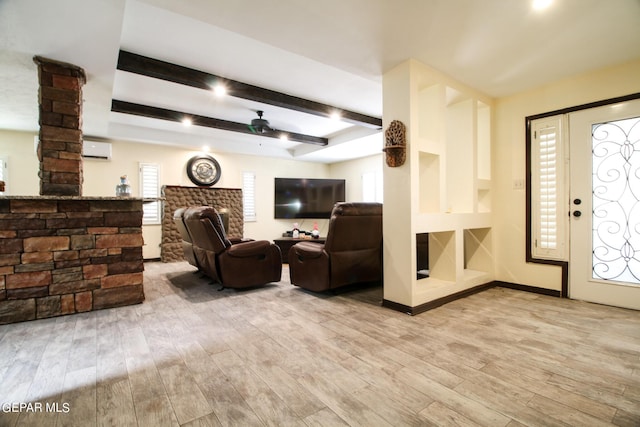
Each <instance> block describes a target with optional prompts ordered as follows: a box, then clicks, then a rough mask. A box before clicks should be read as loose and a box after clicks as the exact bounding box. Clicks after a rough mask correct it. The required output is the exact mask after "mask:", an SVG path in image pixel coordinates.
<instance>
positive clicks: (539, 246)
mask: <svg viewBox="0 0 640 427" xmlns="http://www.w3.org/2000/svg"><path fill="white" fill-rule="evenodd" d="M562 129H563V127H562V118H561V116H555V117H550V118H545V119H540V120H537V121H535V122H533V125H532V132H533V135H532V141H533V150H532V165H531V166H532V167H531V172H532V186H531V187H532V188H531V191H532V212H531V215H532V219H533V221H532V227H533V230H532V236H533V241H532V245H533V248H532V253H533V255H534V256H535V257H537V258H549V259H564V247H565V241H564V236H565V234H566V227H565V221H566V220H565V219H564V216H565V215H564V211H565V210H566V209H565V205H566V202H565V194H564V191H565V190H564V188H565V185H564V181H565V168H564V153H563V151H564V150H563V134H562Z"/></svg>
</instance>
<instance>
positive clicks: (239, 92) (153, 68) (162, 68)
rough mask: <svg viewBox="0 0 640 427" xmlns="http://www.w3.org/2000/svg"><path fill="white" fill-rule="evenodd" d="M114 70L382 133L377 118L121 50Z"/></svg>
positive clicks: (380, 123)
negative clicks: (219, 90)
mask: <svg viewBox="0 0 640 427" xmlns="http://www.w3.org/2000/svg"><path fill="white" fill-rule="evenodd" d="M118 70H121V71H128V72H130V73H135V74H140V75H144V76H148V77H153V78H156V79H161V80H166V81H170V82H173V83H178V84H182V85H186V86H191V87H195V88H198V89H204V90H212V89H213V88H214V87H215V86H216V85H217V84H223V85H224V86H225V87H226V89H227V94H228V95H229V96H235V97H237V98H243V99H249V100H251V101H255V102H260V103H263V104H269V105H275V106H277V107H282V108H287V109H289V110H294V111H300V112H303V113H307V114H313V115H316V116H321V117H327V118H330V117H331V116H332V115H333V114H335V113H338V114H340V120H342V121H345V122H347V123H351V124H354V125H358V126H364V127H368V128H372V129H382V119H381V118H379V117H373V116H367V115H365V114H360V113H356V112H354V111H349V110H344V109H342V108H338V107H333V106H331V105H327V104H322V103H320V102H315V101H310V100H308V99H303V98H299V97H297V96H292V95H287V94H285V93H281V92H276V91H273V90H269V89H264V88H261V87H258V86H253V85H250V84H247V83H242V82H239V81H236V80H231V79H227V78H224V77H221V76H216V75H215V74H210V73H206V72H204V71H199V70H194V69H192V68H187V67H183V66H181V65H176V64H172V63H169V62H165V61H160V60H158V59H153V58H149V57H146V56H142V55H138V54H135V53H131V52H127V51H124V50H120V52H119V55H118Z"/></svg>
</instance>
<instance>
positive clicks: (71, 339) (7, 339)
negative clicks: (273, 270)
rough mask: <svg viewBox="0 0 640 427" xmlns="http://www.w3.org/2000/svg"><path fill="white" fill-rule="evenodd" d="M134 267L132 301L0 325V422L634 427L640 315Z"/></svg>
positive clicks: (506, 294) (528, 298) (520, 298)
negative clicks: (338, 290) (399, 300)
mask: <svg viewBox="0 0 640 427" xmlns="http://www.w3.org/2000/svg"><path fill="white" fill-rule="evenodd" d="M145 268H146V271H145V292H146V297H147V299H146V301H145V302H144V304H141V305H137V306H131V307H122V308H117V309H109V310H102V311H97V312H92V313H85V314H78V315H72V316H66V317H59V318H55V319H47V320H39V321H32V322H25V323H20V324H14V325H5V326H0V402H3V403H4V404H3V406H2V411H1V412H0V426H67V425H77V426H83V427H84V426H94V425H95V426H118V427H121V426H136V425H138V426H153V427H157V426H177V425H183V426H220V425H222V426H264V425H271V426H285V425H292V426H345V425H353V426H404V425H413V426H448V425H458V426H491V427H495V426H509V427H516V426H567V425H568V426H606V425H618V426H638V425H640V313H639V312H634V311H629V310H623V309H617V308H611V307H606V306H599V305H595V304H588V303H584V302H579V301H570V300H563V299H558V298H553V297H546V296H541V295H536V294H530V293H525V292H520V291H514V290H508V289H502V288H494V289H490V290H488V291H485V292H482V293H479V294H476V295H473V296H470V297H468V298H464V299H461V300H458V301H455V302H452V303H450V304H448V305H445V306H443V307H440V308H437V309H435V310H432V311H429V312H426V313H423V314H420V315H418V316H413V317H410V316H407V315H405V314H402V313H398V312H395V311H392V310H389V309H385V308H381V307H380V306H379V304H380V300H381V298H382V292H381V289H380V288H376V287H374V288H369V289H364V290H358V291H351V292H346V293H342V294H338V295H328V294H319V295H318V294H312V293H308V292H305V291H302V290H300V289H299V288H296V287H293V286H291V285H290V284H289V283H288V280H287V278H288V270H287V269H286V266H285V269H284V271H283V279H284V280H283V281H282V282H281V283H279V284H278V285H270V286H266V287H263V288H259V289H253V290H248V291H234V290H224V291H221V292H218V290H217V289H218V286H211V285H209V284H208V283H207V280H205V279H203V278H201V277H200V276H199V275H197V274H194V273H193V271H194V270H193V268H192V267H190V266H189V265H188V264H186V263H174V264H162V263H147V264H146V266H145ZM21 402H22V403H31V404H32V406H34V405H37V404H41V405H42V412H40V411H37V408H36V407H33V408H32V409H34V411H29V410H28V408H25V409H23V410H22V411H20V412H12V411H7V409H11V408H10V407H8V406H7V404H8V403H14V404H19V403H21ZM47 404H48V405H49V408H47V406H46V405H47ZM54 404H57V405H58V406H57V409H58V412H52V411H51V409H55V407H54V406H52V405H54ZM47 409H49V411H47Z"/></svg>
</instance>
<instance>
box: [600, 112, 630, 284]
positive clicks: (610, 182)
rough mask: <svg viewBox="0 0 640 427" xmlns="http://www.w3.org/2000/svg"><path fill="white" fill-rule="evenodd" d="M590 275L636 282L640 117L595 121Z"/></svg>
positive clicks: (603, 278)
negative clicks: (591, 263) (591, 271)
mask: <svg viewBox="0 0 640 427" xmlns="http://www.w3.org/2000/svg"><path fill="white" fill-rule="evenodd" d="M592 144H593V145H592V147H593V148H592V150H593V183H592V184H593V196H592V197H593V198H592V200H593V223H592V224H593V241H592V245H593V265H592V270H593V278H594V279H601V280H612V281H618V282H625V283H627V284H632V285H640V117H636V118H632V119H625V120H619V121H614V122H608V123H599V124H595V125H593V127H592Z"/></svg>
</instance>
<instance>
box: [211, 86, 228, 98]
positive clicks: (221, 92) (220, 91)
mask: <svg viewBox="0 0 640 427" xmlns="http://www.w3.org/2000/svg"><path fill="white" fill-rule="evenodd" d="M213 93H214V94H215V95H216V96H225V95H226V94H227V88H226V87H224V85H221V84H217V85H215V87H214V88H213Z"/></svg>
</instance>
